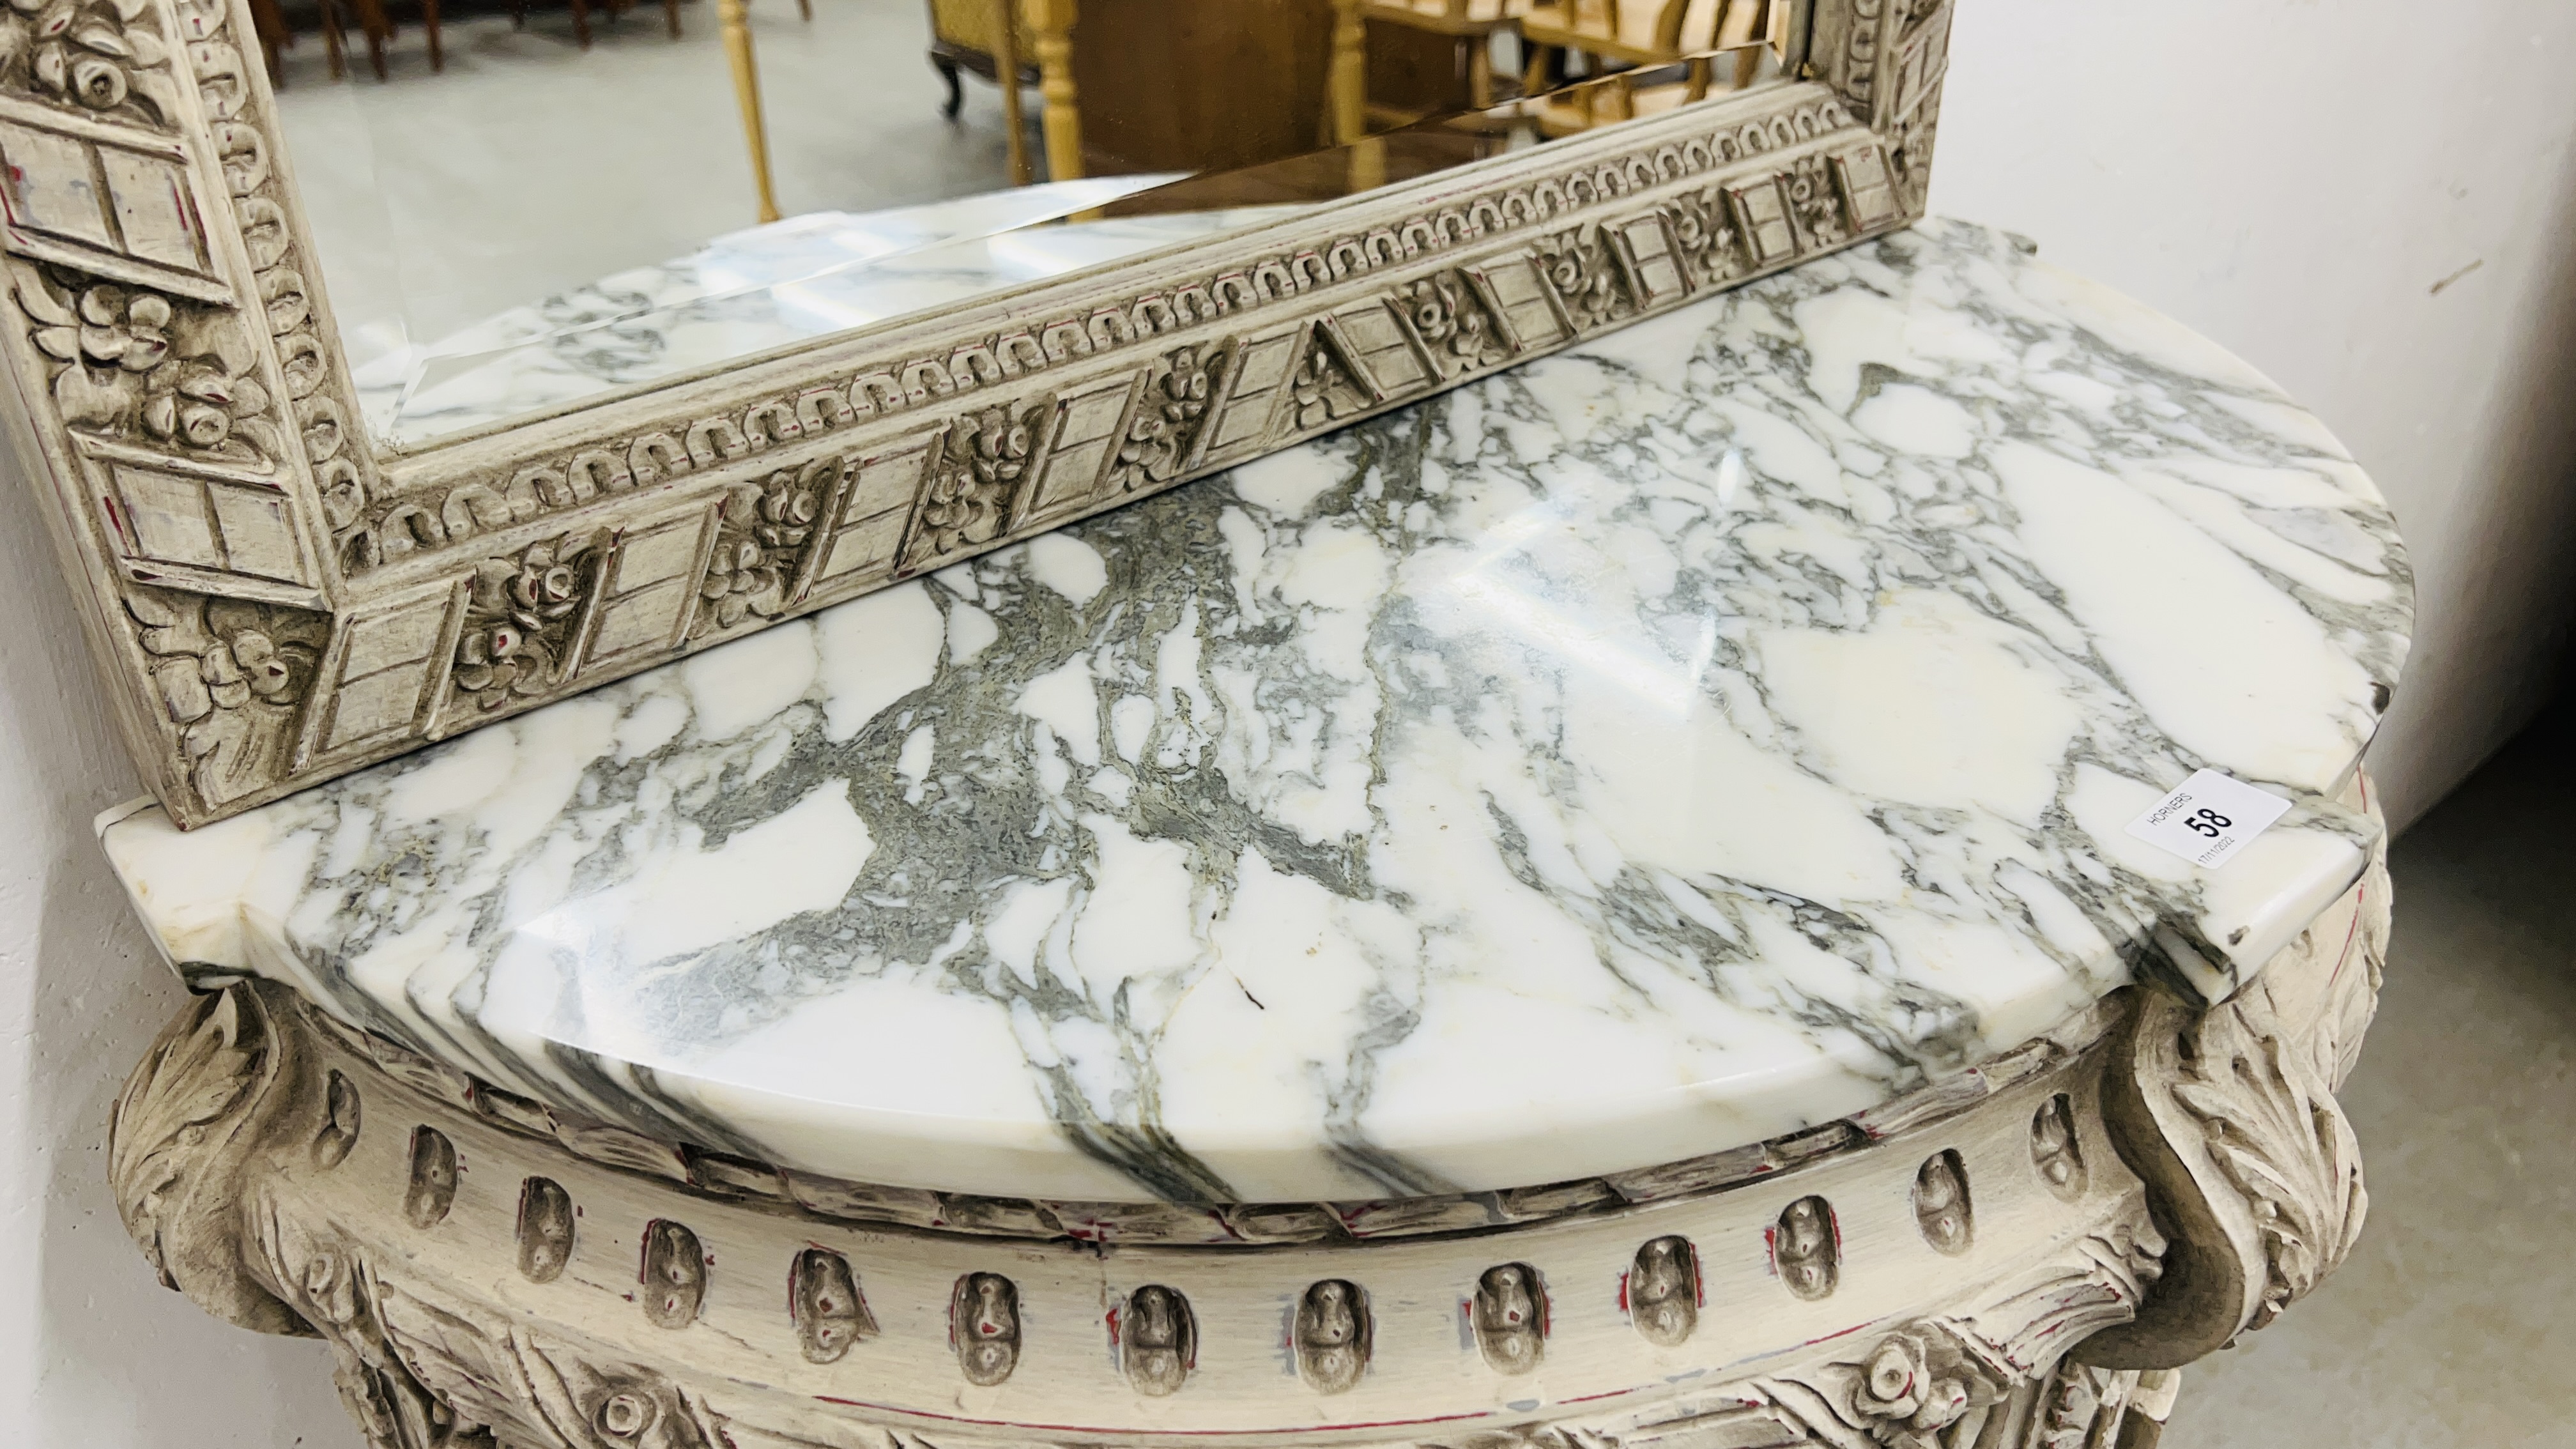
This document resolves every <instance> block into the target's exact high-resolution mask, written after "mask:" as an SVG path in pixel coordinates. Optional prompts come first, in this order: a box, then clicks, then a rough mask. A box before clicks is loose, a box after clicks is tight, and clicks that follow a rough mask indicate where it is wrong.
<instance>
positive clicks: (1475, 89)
mask: <svg viewBox="0 0 2576 1449" xmlns="http://www.w3.org/2000/svg"><path fill="white" fill-rule="evenodd" d="M1464 44H1465V45H1466V47H1467V104H1469V105H1471V106H1474V107H1475V108H1476V109H1477V110H1480V111H1483V110H1490V109H1492V107H1493V104H1494V38H1493V37H1492V36H1490V35H1471V36H1468V37H1467V39H1466V40H1465V42H1464Z"/></svg>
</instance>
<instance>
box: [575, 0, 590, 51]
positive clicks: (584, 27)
mask: <svg viewBox="0 0 2576 1449" xmlns="http://www.w3.org/2000/svg"><path fill="white" fill-rule="evenodd" d="M572 33H573V38H574V39H576V40H578V41H580V42H581V48H582V49H584V50H588V49H590V0H572Z"/></svg>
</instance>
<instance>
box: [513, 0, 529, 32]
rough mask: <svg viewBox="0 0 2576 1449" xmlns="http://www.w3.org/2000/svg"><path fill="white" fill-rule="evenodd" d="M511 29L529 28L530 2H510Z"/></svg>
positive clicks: (519, 0) (522, 0)
mask: <svg viewBox="0 0 2576 1449" xmlns="http://www.w3.org/2000/svg"><path fill="white" fill-rule="evenodd" d="M510 28H511V29H513V30H525V29H527V28H528V0H510Z"/></svg>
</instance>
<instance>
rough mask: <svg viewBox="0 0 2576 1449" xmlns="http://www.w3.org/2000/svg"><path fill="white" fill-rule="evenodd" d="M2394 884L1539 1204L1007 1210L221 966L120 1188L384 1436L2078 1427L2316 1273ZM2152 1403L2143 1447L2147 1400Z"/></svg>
mask: <svg viewBox="0 0 2576 1449" xmlns="http://www.w3.org/2000/svg"><path fill="white" fill-rule="evenodd" d="M2387 922H2388V916H2387V881H2386V874H2385V870H2384V867H2382V866H2380V865H2378V864H2376V863H2374V865H2373V866H2372V868H2371V870H2370V872H2369V874H2368V875H2367V876H2366V878H2365V879H2364V881H2363V882H2362V884H2361V885H2360V886H2359V887H2358V888H2356V890H2355V891H2354V892H2352V893H2351V894H2349V895H2348V896H2347V897H2346V898H2345V899H2344V901H2343V902H2342V903H2340V904H2339V905H2338V906H2337V907H2335V908H2334V909H2332V910H2330V911H2329V912H2328V913H2327V914H2326V916H2325V917H2324V918H2323V919H2321V920H2320V921H2319V922H2318V923H2317V924H2316V925H2315V926H2314V927H2313V928H2311V930H2310V931H2309V932H2308V933H2307V934H2306V936H2304V937H2303V938H2302V939H2301V940H2300V941H2299V942H2298V943H2296V944H2295V945H2294V946H2293V947H2291V948H2290V949H2289V950H2288V951H2286V952H2284V953H2283V954H2282V955H2281V956H2280V957H2278V958H2276V959H2275V960H2274V961H2273V962H2272V963H2270V965H2269V966H2268V967H2267V968H2266V970H2265V971H2264V972H2263V973H2262V974H2261V975H2260V976H2259V977H2258V978H2257V981H2256V984H2255V985H2254V987H2252V988H2250V989H2249V991H2248V992H2247V993H2246V994H2245V995H2243V996H2241V997H2239V998H2238V999H2236V1000H2234V1001H2230V1002H2225V1003H2221V1004H2220V1005H2218V1006H2215V1007H2212V1008H2210V1009H2208V1010H2207V1011H2205V1012H2194V1011H2191V1010H2189V1009H2186V1008H2183V1007H2181V1006H2180V1005H2179V1004H2178V1003H2177V1002H2175V1001H2174V1000H2173V999H2172V998H2169V997H2167V996H2164V995H2161V994H2159V993H2158V992H2156V991H2155V990H2153V989H2150V988H2132V989H2131V990H2129V991H2126V992H2123V993H2120V994H2119V995H2117V996H2115V997H2113V998H2112V999H2110V1000H2108V1001H2106V1002H2105V1003H2104V1004H2103V1006H2102V1007H2101V1008H2100V1009H2098V1010H2097V1011H2095V1012H2093V1013H2091V1014H2090V1015H2088V1016H2086V1017H2084V1018H2082V1019H2079V1020H2078V1021H2076V1022H2074V1023H2070V1024H2069V1025H2068V1026H2067V1027H2065V1028H2063V1029H2061V1030H2060V1031H2058V1032H2057V1033H2054V1034H2052V1036H2050V1037H2049V1038H2046V1039H2043V1040H2042V1041H2039V1042H2035V1043H2033V1044H2032V1045H2031V1046H2029V1047H2027V1048H2025V1049H2024V1050H2023V1051H2022V1052H2020V1053H2017V1054H2015V1055H2014V1056H2013V1057H2011V1058H2007V1059H2003V1060H1999V1061H1996V1062H1992V1063H1988V1064H1987V1065H1985V1066H1984V1067H1981V1068H1979V1069H1978V1070H1976V1071H1974V1072H1970V1073H1965V1074H1962V1075H1961V1076H1959V1077H1956V1078H1952V1079H1947V1080H1944V1081H1941V1082H1936V1083H1933V1084H1931V1085H1929V1086H1927V1087H1925V1088H1924V1089H1922V1090H1920V1091H1918V1092H1916V1093H1914V1094H1911V1095H1909V1096H1906V1097H1903V1098H1900V1099H1898V1100H1897V1101H1895V1102H1892V1103H1890V1104H1888V1105H1887V1106H1885V1107H1882V1108H1878V1109H1874V1110H1873V1111H1871V1112H1869V1113H1864V1114H1861V1115H1860V1116H1858V1117H1855V1118H1852V1119H1848V1120H1846V1121H1843V1122H1839V1123H1835V1124H1831V1125H1830V1126H1829V1127H1827V1128H1823V1129H1816V1130H1814V1131H1810V1132H1806V1133H1801V1134H1798V1135H1796V1136H1794V1137H1791V1138H1786V1139H1781V1140H1778V1141H1775V1142H1771V1143H1765V1144H1760V1145H1758V1146H1756V1147H1752V1148H1744V1149H1735V1150H1731V1151H1729V1152H1726V1153H1721V1154H1717V1155H1715V1156H1712V1157H1710V1158H1706V1159H1701V1160H1697V1161H1694V1162H1688V1163H1678V1164H1673V1165H1671V1166H1669V1167H1665V1168H1659V1169H1654V1170H1651V1171H1647V1172H1640V1173H1630V1174H1621V1175H1618V1176H1615V1177H1611V1178H1603V1179H1592V1180H1586V1181H1581V1182H1568V1183H1556V1184H1549V1185H1544V1186H1540V1187H1533V1188H1528V1189H1522V1190H1517V1191H1514V1192H1508V1193H1498V1194H1497V1193H1483V1194H1469V1195H1465V1196H1461V1197H1454V1198H1424V1199H1407V1200H1398V1201H1392V1202H1383V1203H1274V1204H1196V1205H1192V1204H1155V1203H1089V1204H1084V1203H1065V1202H1049V1201H1035V1200H1018V1201H1014V1200H1003V1199H993V1198H977V1197H965V1196H960V1195H955V1194H943V1193H935V1192H924V1191H919V1190H914V1189H905V1188H896V1187H886V1186H875V1185H868V1184H860V1183H849V1182H837V1181H833V1180H830V1179H825V1178H818V1177H815V1176H813V1175H811V1174H808V1173H803V1172H799V1171H794V1170H790V1169H782V1168H779V1167H775V1166H770V1165H764V1164H760V1163H757V1162H752V1161H748V1160H745V1159H741V1158H736V1157H729V1156H726V1155H723V1154H718V1153H713V1152H706V1151H701V1150H698V1149H694V1148H690V1147H687V1146H685V1145H680V1144H666V1143H662V1142H659V1141H655V1140H653V1139H650V1138H646V1137H643V1136H640V1135H638V1134H636V1133H635V1132H633V1131H631V1130H628V1129H626V1128H623V1127H620V1126H618V1125H616V1124H613V1123H606V1122H599V1121H591V1120H585V1119H581V1118H578V1117H575V1116H571V1115H568V1114H566V1113H563V1112H561V1111H559V1110H555V1109H551V1108H548V1107H545V1106H543V1105H541V1104H538V1103H534V1102H530V1101H527V1100H525V1099H521V1098H514V1097H512V1096H510V1095H509V1094H508V1093H505V1092H500V1091H497V1090H495V1089H493V1088H491V1087H489V1086H488V1085H485V1084H482V1083H478V1082H474V1081H472V1080H471V1079H469V1078H466V1077H463V1076H462V1075H461V1074H458V1073H456V1072H455V1071H454V1070H453V1069H451V1068H446V1067H442V1066H439V1065H436V1064H434V1063H431V1062H429V1061H427V1060H426V1059H423V1058H419V1057H416V1056H413V1055H412V1054H410V1053H409V1052H407V1051H406V1050H405V1049H403V1048H401V1047H400V1046H398V1045H396V1044H394V1043H392V1042H390V1041H388V1040H386V1039H385V1038H382V1037H378V1036H374V1035H372V1034H369V1033H366V1032H362V1031H358V1030H355V1029H352V1028H350V1027H347V1026H345V1025H341V1024H338V1023H336V1022H333V1021H331V1020H330V1019H328V1018H325V1017H323V1016H322V1015H321V1014H320V1013H318V1012H317V1011H315V1010H314V1009H312V1008H310V1007H307V1006H305V1005H303V1004H301V1003H300V1002H298V1001H297V1000H296V999H295V998H294V997H293V996H292V995H291V994H289V993H288V992H287V991H286V990H285V989H283V988H281V987H277V986H272V985H268V984H264V983H253V984H244V985H236V986H232V987H229V988H227V989H226V990H224V991H223V992H221V993H219V994H217V995H215V996H212V997H208V998H204V999H202V1000H200V1001H199V1002H198V1003H197V1004H195V1005H194V1006H192V1007H191V1008H190V1009H189V1011H188V1012H187V1013H185V1014H184V1015H183V1016H182V1018H181V1019H180V1020H179V1021H178V1022H177V1023H175V1024H174V1025H173V1026H172V1028H171V1029H170V1031H169V1032H168V1033H167V1034H165V1036H164V1038H163V1040H162V1042H161V1043H160V1044H159V1045H157V1046H156V1047H155V1049H154V1050H153V1052H152V1053H151V1055H150V1056H149V1057H148V1058H147V1060H146V1061H145V1063H144V1064H143V1065H142V1066H141V1067H140V1068H138V1070H137V1072H136V1074H135V1079H134V1083H133V1085H132V1086H131V1087H130V1088H129V1090H128V1091H127V1093H126V1095H125V1097H124V1098H123V1100H122V1101H121V1102H120V1104H119V1108H118V1117H117V1124H116V1134H115V1142H114V1146H113V1149H112V1171H113V1175H114V1179H115V1185H116V1188H117V1192H118V1198H119V1202H120V1204H121V1206H122V1207H123V1209H124V1211H125V1216H126V1220H127V1223H128V1226H129V1228H131V1229H132V1231H133V1232H134V1235H135V1237H136V1240H137V1242H138V1243H139V1244H141V1245H142V1246H143V1248H144V1250H145V1252H146V1253H147V1255H149V1256H150V1257H151V1258H152V1260H153V1262H154V1263H155V1264H156V1265H157V1266H158V1267H159V1268H160V1269H161V1270H162V1272H163V1274H164V1277H165V1280H166V1281H169V1282H172V1283H173V1284H175V1285H176V1286H178V1287H180V1288H181V1289H183V1290H184V1291H186V1292H187V1293H188V1294H189V1295H190V1296H191V1297H192V1298H195V1299H196V1300H197V1301H198V1302H200V1303H202V1304H204V1305H206V1306H207V1307H208V1308H210V1309H211V1310H213V1311H215V1312H217V1313H219V1314H221V1315H223V1316H225V1317H227V1318H230V1319H232V1320H233V1321H235V1322H240V1323H244V1324H246V1325H249V1326H252V1327H258V1328H264V1329H267V1330H269V1331H310V1332H317V1333H319V1334H321V1335H322V1336H323V1337H324V1338H326V1339H328V1340H329V1341H330V1342H331V1343H332V1345H333V1347H334V1349H335V1352H336V1353H337V1355H338V1360H339V1364H340V1379H341V1384H342V1388H343V1391H344V1393H345V1394H346V1396H347V1398H348V1400H349V1403H350V1406H351V1409H352V1411H353V1412H354V1413H355V1414H356V1415H357V1417H358V1418H359V1420H360V1421H361V1423H362V1424H364V1425H365V1426H366V1428H367V1431H368V1433H369V1434H370V1436H371V1442H373V1443H375V1444H377V1445H379V1446H403V1449H423V1446H431V1445H456V1444H468V1443H478V1444H479V1443H484V1442H487V1439H486V1438H478V1437H476V1436H478V1435H483V1436H488V1441H489V1442H494V1443H497V1444H504V1445H516V1446H523V1449H535V1446H549V1449H552V1446H575V1445H579V1446H605V1445H624V1444H648V1443H649V1444H666V1445H688V1446H696V1445H706V1446H734V1449H747V1446H752V1445H846V1444H858V1443H865V1444H874V1445H893V1444H898V1443H905V1444H909V1443H914V1442H919V1443H938V1444H949V1443H952V1442H972V1443H992V1444H1032V1445H1035V1444H1046V1445H1057V1444H1072V1443H1095V1442H1118V1441H1120V1439H1121V1438H1122V1436H1127V1435H1145V1434H1150V1435H1151V1437H1153V1438H1155V1439H1156V1440H1157V1441H1160V1440H1163V1439H1170V1438H1178V1439H1192V1438H1204V1439H1206V1440H1207V1441H1209V1442H1216V1441H1218V1440H1224V1441H1226V1442H1238V1441H1241V1440H1244V1439H1251V1440H1255V1441H1258V1442H1278V1443H1292V1442H1294V1443H1303V1442H1321V1441H1322V1440H1325V1439H1329V1440H1330V1441H1332V1442H1339V1443H1353V1444H1389V1445H1393V1444H1408V1445H1457V1446H1460V1449H1467V1446H1487V1445H1490V1446H1497V1449H1500V1446H1519V1445H1530V1446H1549V1449H1574V1446H1578V1445H1580V1446H1588V1449H1607V1446H1613V1445H1618V1446H1628V1445H1634V1446H1641V1449H1642V1446H1645V1445H1672V1446H1676V1449H1696V1446H1700V1445H1729V1446H1789V1445H1804V1444H1829V1445H1836V1446H1842V1449H1865V1446H1886V1449H1994V1446H2013V1449H2093V1446H2099V1445H2106V1444H2114V1443H2118V1444H2142V1443H2147V1442H2152V1440H2151V1436H2150V1435H2149V1430H2148V1427H2146V1426H2147V1425H2149V1424H2151V1422H2152V1421H2158V1420H2161V1418H2162V1415H2163V1413H2164V1411H2165V1409H2166V1408H2167V1407H2169V1406H2170V1403H2171V1401H2172V1393H2173V1379H2172V1375H2171V1372H2170V1371H2171V1370H2173V1369H2175V1368H2178V1367H2179V1366H2181V1365H2182V1364H2184V1363H2186V1362H2188V1361H2190V1360H2191V1359H2193V1358H2196V1357H2198V1356H2199V1355H2201V1354H2202V1353H2205V1352H2206V1351H2207V1350H2208V1349H2209V1348H2210V1347H2213V1346H2215V1344H2216V1343H2223V1342H2225V1341H2226V1340H2227V1339H2229V1338H2232V1337H2234V1336H2235V1335H2236V1334H2237V1333H2240V1332H2242V1331H2245V1330H2247V1329H2250V1328H2259V1327H2261V1326H2262V1325H2263V1324H2265V1323H2267V1322H2269V1321H2270V1320H2271V1319H2272V1317H2274V1316H2275V1315H2277V1313H2278V1312H2279V1311H2280V1310H2281V1308H2283V1307H2284V1306H2286V1305H2287V1304H2288V1303H2290V1302H2291V1301H2293V1300H2295V1299H2296V1298H2297V1297H2298V1296H2300V1295H2301V1294H2303V1293H2305V1292H2306V1291H2308V1290H2309V1289H2311V1288H2312V1287H2313V1286H2314V1285H2315V1283H2316V1282H2317V1281H2318V1280H2319V1279H2321V1278H2322V1277H2323V1276H2324V1275H2325V1274H2326V1273H2328V1272H2330V1271H2331V1270H2332V1268H2333V1267H2334V1266H2335V1264H2336V1263H2337V1262H2339V1261H2340V1259H2341V1258H2342V1256H2343V1255H2344V1253H2346V1252H2347V1251H2348V1250H2349V1247H2350V1243H2351V1238H2352V1234H2353V1232H2354V1231H2356V1230H2357V1228H2358V1224H2359V1218H2360V1211H2361V1196H2360V1183H2359V1169H2358V1164H2357V1161H2356V1160H2355V1158H2354V1156H2353V1152H2352V1147H2351V1141H2350V1135H2349V1129H2348V1128H2346V1127H2345V1126H2344V1125H2343V1123H2342V1118H2341V1115H2340V1112H2339V1111H2338V1110H2337V1109H2336V1108H2335V1106H2334V1103H2333V1099H2332V1096H2331V1089H2332V1086H2333V1084H2334V1083H2335V1082H2336V1081H2338V1080H2339V1078H2340V1074H2341V1072H2342V1071H2343V1070H2345V1069H2346V1068H2347V1067H2348V1065H2349V1063H2350V1061H2351V1059H2352V1054H2353V1051H2354V1050H2355V1048H2356V1045H2357V1042H2358V1039H2359V1033H2360V1031H2361V1030H2362V1029H2363V1027H2365V1026H2366V1024H2367V1021H2368V1016H2369V1011H2370V1006H2371V1002H2372V1000H2373V999H2374V995H2375V990H2376V983H2377V980H2378V973H2379V963H2380V961H2381V959H2382V956H2383V952H2384V947H2385V942H2386V939H2387ZM2131 1421H2136V1422H2137V1424H2138V1425H2139V1426H2140V1427H2137V1428H2135V1429H2133V1430H2131V1431H2129V1432H2131V1433H2132V1435H2133V1437H2131V1438H2126V1439H2121V1438H2117V1437H2116V1435H2117V1433H2118V1432H2120V1429H2119V1426H2120V1425H2121V1424H2122V1423H2124V1422H2131Z"/></svg>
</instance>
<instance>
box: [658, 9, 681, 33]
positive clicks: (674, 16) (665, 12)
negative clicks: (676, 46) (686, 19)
mask: <svg viewBox="0 0 2576 1449" xmlns="http://www.w3.org/2000/svg"><path fill="white" fill-rule="evenodd" d="M662 18H663V19H664V20H666V21H668V22H669V23H670V26H671V38H672V39H673V40H677V39H679V38H680V0H662Z"/></svg>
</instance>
